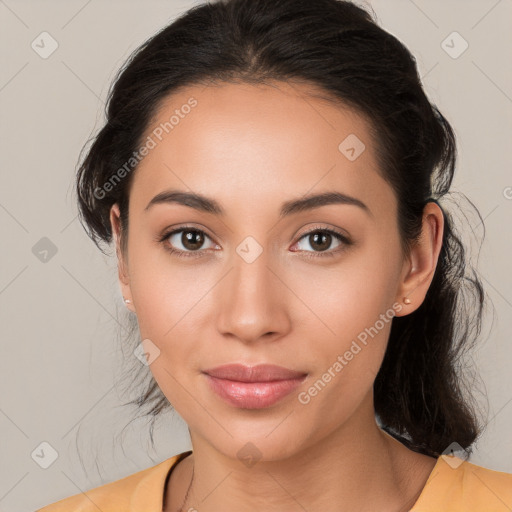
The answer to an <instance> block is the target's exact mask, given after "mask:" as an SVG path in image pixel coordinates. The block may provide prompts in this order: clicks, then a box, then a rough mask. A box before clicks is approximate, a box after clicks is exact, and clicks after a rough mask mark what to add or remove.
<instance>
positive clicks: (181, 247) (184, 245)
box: [160, 227, 215, 256]
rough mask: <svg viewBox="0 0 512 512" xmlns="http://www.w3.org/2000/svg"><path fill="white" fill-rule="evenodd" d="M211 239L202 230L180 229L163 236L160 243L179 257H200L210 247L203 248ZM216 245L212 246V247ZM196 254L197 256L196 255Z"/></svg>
mask: <svg viewBox="0 0 512 512" xmlns="http://www.w3.org/2000/svg"><path fill="white" fill-rule="evenodd" d="M207 239H208V240H211V239H210V237H209V236H208V235H207V234H206V233H205V232H204V231H201V230H200V229H196V228H186V227H185V228H183V227H182V228H179V229H175V230H173V231H170V232H168V233H166V234H165V235H163V237H162V238H161V239H160V242H162V243H163V244H164V247H165V248H166V249H167V250H168V251H170V252H171V253H173V254H176V255H177V256H199V255H200V254H201V252H202V251H203V250H205V249H207V248H208V247H206V248H205V247H203V246H204V245H205V242H206V240H207ZM214 245H215V244H212V247H213V246H214ZM194 253H196V254H194Z"/></svg>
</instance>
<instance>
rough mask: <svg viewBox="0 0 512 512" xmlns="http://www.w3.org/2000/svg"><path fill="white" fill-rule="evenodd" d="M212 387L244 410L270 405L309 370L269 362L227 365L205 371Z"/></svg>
mask: <svg viewBox="0 0 512 512" xmlns="http://www.w3.org/2000/svg"><path fill="white" fill-rule="evenodd" d="M203 373H205V374H206V377H207V379H208V384H209V385H210V387H211V389H212V390H213V391H214V392H215V393H216V394H217V395H219V396H220V397H221V398H222V399H223V400H225V401H226V402H228V403H229V404H231V405H234V406H235V407H240V408H243V409H262V408H265V407H270V406H271V405H273V404H275V403H277V402H278V401H279V400H281V399H282V398H284V397H285V396H286V395H288V394H290V393H291V392H292V391H293V390H294V389H295V388H297V387H298V386H300V384H302V382H304V379H305V378H306V377H307V373H304V372H297V371H294V370H289V369H288V368H283V367H282V366H275V365H270V364H260V365H257V366H245V365H242V364H227V365H223V366H218V367H216V368H212V369H209V370H205V371H204V372H203Z"/></svg>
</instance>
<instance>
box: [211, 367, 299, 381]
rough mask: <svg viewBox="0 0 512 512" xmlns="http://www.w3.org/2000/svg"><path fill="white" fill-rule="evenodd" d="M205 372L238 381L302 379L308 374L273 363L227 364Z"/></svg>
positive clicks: (219, 377)
mask: <svg viewBox="0 0 512 512" xmlns="http://www.w3.org/2000/svg"><path fill="white" fill-rule="evenodd" d="M204 373H207V374H208V375H210V376H212V377H216V378H218V379H227V380H233V381H237V382H272V381H276V380H290V379H300V378H302V377H305V376H306V375H307V373H304V372H298V371H294V370H290V369H288V368H284V367H282V366H276V365H273V364H259V365H256V366H246V365H243V364H225V365H222V366H217V367H215V368H211V369H209V370H205V371H204Z"/></svg>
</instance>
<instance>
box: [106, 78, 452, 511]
mask: <svg viewBox="0 0 512 512" xmlns="http://www.w3.org/2000/svg"><path fill="white" fill-rule="evenodd" d="M314 92H315V91H314V88H313V87H312V86H308V85H305V84H293V85H292V84H291V83H288V82H279V83H275V84H273V85H258V86H254V85H248V84H234V83H230V84H221V85H217V86H213V85H211V86H207V87H204V86H203V87H199V86H191V87H187V88H186V89H183V90H181V91H179V92H178V93H175V94H173V95H172V96H170V97H168V98H167V99H166V101H165V102H164V103H162V105H161V108H160V110H159V112H158V115H157V116H156V117H155V118H154V119H153V121H152V124H151V126H150V127H148V130H147V133H146V135H148V134H151V131H152V130H153V129H154V127H155V126H157V125H158V124H159V123H160V122H165V121H168V120H169V117H170V116H171V115H172V114H173V113H174V111H175V109H177V108H180V106H181V105H183V104H185V103H187V101H188V100H189V98H191V97H193V98H195V99H196V100H197V102H198V103H197V106H196V107H195V108H194V109H193V110H192V111H191V112H190V114H188V115H187V116H184V118H183V119H181V120H180V122H179V124H178V125H177V126H175V127H174V129H173V130H172V131H170V132H169V133H168V134H166V135H165V137H164V138H163V139H162V141H161V142H159V143H158V144H157V146H156V147H155V148H153V149H151V151H150V152H149V153H148V155H147V156H146V157H145V158H144V159H143V161H142V162H141V163H140V164H139V167H138V168H137V170H136V171H135V175H134V177H133V178H134V181H133V184H132V187H131V190H130V208H129V229H128V244H127V250H126V252H125V253H123V252H122V251H121V245H120V237H121V233H120V230H119V210H118V208H117V205H114V206H113V207H112V210H111V223H112V228H113V232H114V236H115V240H116V246H117V254H118V263H119V267H118V268H119V280H120V285H121V289H122V293H123V296H124V297H125V298H127V299H130V300H131V301H132V303H131V304H130V305H129V306H128V307H129V308H130V309H131V310H132V311H133V312H134V313H136V315H137V318H138V322H139V327H140V332H141V336H142V338H141V339H149V340H151V342H152V343H153V344H154V346H157V347H158V349H159V350H160V354H159V356H158V357H157V358H156V359H155V360H154V362H152V363H151V364H150V370H151V372H152V373H153V375H154V378H155V380H156V381H157V383H158V385H159V386H160V388H161V390H162V391H163V393H164V394H165V395H166V397H167V398H168V400H169V401H170V403H171V404H172V405H173V406H174V408H175V409H176V410H177V411H178V413H179V414H180V415H181V416H182V417H183V418H184V420H185V421H186V422H187V424H188V426H189V430H190V435H191V441H192V446H193V450H194V453H193V455H191V456H189V457H188V458H186V459H184V460H183V461H182V462H181V463H180V464H178V466H177V467H176V469H175V471H174V472H173V473H172V476H171V478H170V480H169V485H168V488H167V496H168V498H167V506H166V510H167V511H173V512H174V511H177V510H179V507H180V506H181V505H182V502H183V499H184V497H185V494H186V491H187V488H188V485H189V483H190V481H191V475H192V468H194V481H193V485H192V487H191V490H190V494H189V497H188V499H187V501H186V504H185V506H184V507H183V510H189V509H190V508H191V507H193V508H194V509H196V510H198V511H200V512H210V511H219V510H234V509H235V508H234V507H235V506H236V510H238V511H241V512H243V511H249V510H251V511H253V510H266V511H267V512H272V511H283V510H287V511H295V510H297V511H302V510H304V509H305V510H323V511H324V512H330V511H335V510H336V511H339V510H358V511H359V510H360V511H363V510H377V509H378V510H380V511H383V512H385V511H390V512H391V511H395V512H396V511H399V510H401V509H402V508H404V507H405V508H404V510H405V509H407V506H408V505H409V506H410V505H412V503H414V501H415V499H416V498H417V496H418V494H419V493H420V492H421V490H422V488H423V486H424V484H425V481H426V479H427V477H428V475H429V473H430V471H431V470H432V468H433V466H434V464H435V462H436V461H435V459H433V458H431V457H427V456H424V455H421V454H417V453H415V452H412V451H411V450H409V449H407V448H406V447H404V446H403V445H402V444H401V443H399V442H398V441H396V440H394V439H393V438H392V437H390V436H389V435H388V434H386V433H384V432H383V431H381V430H380V429H379V428H378V425H377V423H376V421H375V417H374V408H373V382H374V380H375V376H376V374H377V372H378V370H379V367H380V365H381V363H382V359H383V357H384V353H385V349H386V344H387V340H388V337H389V332H390V328H391V322H387V323H384V327H383V328H381V329H380V330H379V332H378V334H377V335H375V336H374V337H373V338H369V341H368V343H367V345H366V346H364V348H362V350H361V351H360V352H359V353H357V355H355V356H354V357H353V359H352V360H350V361H349V362H348V364H347V365H346V366H344V367H343V369H342V371H341V372H339V373H338V374H337V375H336V377H334V378H332V380H331V381H330V382H329V383H328V384H327V385H326V386H325V388H324V389H323V390H322V391H321V392H319V393H318V394H317V395H316V396H314V397H312V398H311V401H310V402H309V403H308V404H302V403H300V402H299V401H298V398H297V396H298V393H300V392H301V391H307V390H308V389H309V388H310V386H311V385H312V383H314V382H315V381H317V380H318V379H319V378H320V377H321V376H322V374H324V373H325V372H326V371H327V370H328V368H330V367H332V366H333V364H334V362H335V361H336V360H337V357H338V355H340V354H344V353H345V352H346V351H347V350H348V349H349V348H350V346H351V343H352V341H353V340H355V339H356V338H357V336H358V334H359V333H361V332H362V331H364V329H365V328H369V327H370V326H374V325H375V323H376V321H377V320H378V319H379V316H380V315H381V314H385V313H386V311H388V310H393V307H392V306H393V304H394V303H399V304H400V306H399V308H400V310H399V311H396V315H397V316H401V315H407V314H409V313H411V312H413V311H414V310H415V309H416V308H418V307H419V306H420V305H421V303H422V301H423V300H424V298H425V294H426V293H427V290H428V288H429V285H430V283H431V281H432V278H433V275H434V271H435V267H436V264H437V260H438V256H439V252H440V249H441V243H442V231H443V216H442V212H441V210H440V209H439V207H438V206H437V205H436V204H435V203H428V204H427V206H426V207H425V211H424V217H423V232H422V237H421V239H420V241H419V243H418V244H417V245H415V246H414V247H413V249H412V251H411V252H410V254H408V255H407V256H404V255H403V254H402V252H401V247H400V242H399V233H398V225H397V219H396V212H397V201H396V197H395V195H394V192H393V190H392V188H391V187H390V186H389V185H388V183H387V182H386V181H384V180H383V178H382V177H381V175H380V174H379V173H378V171H377V163H376V158H375V153H374V144H373V141H372V140H371V137H370V130H369V126H368V124H366V121H365V119H364V118H363V117H361V116H360V115H358V114H357V113H355V112H353V111H351V110H349V109H348V108H346V107H344V106H343V105H338V106H336V105H334V104H333V103H328V102H326V101H324V100H322V99H320V98H318V97H317V96H316V95H314V94H312V93H314ZM349 134H355V135H356V136H357V137H358V138H359V139H360V140H361V141H363V143H364V144H365V147H366V148H365V150H364V151H363V152H362V153H361V154H360V156H359V157H358V158H357V159H355V160H354V161H350V160H349V159H348V158H347V157H346V156H345V155H344V154H343V153H342V152H340V150H339V149H338V146H339V144H340V143H341V142H342V141H343V140H344V139H345V138H346V137H347V136H348V135H349ZM167 189H179V190H182V191H185V192H195V193H200V194H203V195H206V196H208V197H210V198H213V199H215V200H216V201H218V202H219V204H220V205H221V206H222V208H223V209H224V210H225V214H224V215H223V216H217V215H214V214H212V213H206V212H200V211H196V210H195V209H192V208H190V207H187V206H184V205H179V204H157V205H155V206H153V207H152V208H150V209H149V210H147V211H145V207H146V206H147V204H148V203H149V202H150V200H151V199H152V198H153V197H154V196H155V195H157V194H158V193H160V192H162V191H164V190H167ZM325 191H331V192H332V191H338V192H340V193H344V194H347V195H350V196H353V197H356V198H358V199H359V200H361V201H363V202H364V203H365V204H366V205H367V206H368V208H369V209H370V212H371V214H367V213H365V211H364V210H363V209H361V208H358V207H357V206H353V205H346V204H344V205H343V204H331V205H326V206H322V207H320V208H316V209H314V210H309V211H303V212H300V213H296V214H294V215H291V216H289V217H286V218H283V219H280V218H279V210H280V208H281V205H282V203H283V202H284V201H287V200H292V199H298V198H301V197H302V196H304V195H305V194H310V193H319V192H325ZM183 225H185V226H188V227H189V228H190V227H192V228H195V229H200V230H202V231H204V233H205V234H206V237H205V239H204V243H203V245H202V246H200V249H199V252H200V253H201V256H199V257H190V258H180V257H177V256H175V255H173V254H170V253H169V252H168V251H166V249H165V246H164V244H163V243H160V242H158V241H157V238H158V237H159V236H161V235H163V234H165V232H166V231H168V230H169V229H170V228H171V227H172V228H179V227H181V226H183ZM312 228H315V229H335V230H339V231H340V232H341V233H342V234H344V235H345V236H348V238H349V239H350V240H352V241H353V243H352V245H347V246H344V243H343V242H341V241H338V240H337V239H336V238H335V237H333V238H332V239H330V240H331V242H330V243H329V240H328V241H327V242H326V245H325V247H326V248H327V250H326V251H324V252H322V251H321V250H319V249H318V247H317V246H315V245H314V240H312V238H311V236H304V234H305V233H306V232H307V231H309V230H310V229H312ZM248 236H250V237H253V239H255V240H256V241H257V243H258V244H259V246H260V247H261V249H262V253H261V254H260V255H259V257H258V258H256V259H255V260H254V261H253V262H252V263H247V261H245V260H244V259H243V258H242V257H241V256H240V255H239V253H237V251H236V249H237V247H238V246H239V245H240V244H241V243H242V242H243V241H244V240H245V239H246V237H248ZM170 243H172V244H173V246H174V248H175V249H181V250H182V251H187V250H188V252H189V253H190V252H193V251H194V247H193V246H192V249H190V248H189V247H191V246H190V245H189V246H184V245H183V244H182V237H181V233H179V234H178V235H173V236H172V238H167V245H169V244H170ZM340 247H344V249H343V250H342V251H340V252H336V250H337V249H339V248H340ZM197 252H198V251H197V249H196V253H197ZM325 252H330V253H331V254H333V256H332V257H330V256H325V255H322V254H325ZM308 254H313V255H316V257H312V258H307V255H308ZM404 296H407V297H409V299H410V300H411V302H412V303H411V304H410V305H405V304H404V303H403V298H404ZM396 309H397V308H395V310H396ZM233 362H236V363H245V364H249V365H254V364H259V363H273V364H277V365H281V366H285V367H288V368H290V369H293V370H299V371H301V372H305V373H308V377H307V379H306V381H305V382H304V383H303V384H302V385H301V386H300V388H299V389H297V390H296V392H293V393H291V394H290V395H288V396H286V397H285V398H284V399H283V400H281V401H280V402H278V403H277V404H275V405H273V406H271V407H268V408H265V409H259V410H249V409H241V408H237V407H234V406H232V405H229V404H227V403H225V402H224V401H222V400H221V399H220V398H219V397H218V396H217V395H216V394H214V393H213V392H212V391H211V390H210V388H209V386H208V385H207V382H206V377H205V375H203V374H202V371H203V370H205V369H207V368H212V367H215V366H218V365H221V364H226V363H233ZM248 442H250V443H252V444H253V445H254V446H256V447H257V449H258V451H259V453H260V456H261V459H260V460H259V461H258V463H257V464H255V465H253V466H251V467H247V466H246V465H245V464H244V463H242V461H241V460H240V459H239V458H238V457H237V452H238V451H239V450H240V449H241V448H242V447H244V446H245V445H246V443H248ZM205 497H206V498H205Z"/></svg>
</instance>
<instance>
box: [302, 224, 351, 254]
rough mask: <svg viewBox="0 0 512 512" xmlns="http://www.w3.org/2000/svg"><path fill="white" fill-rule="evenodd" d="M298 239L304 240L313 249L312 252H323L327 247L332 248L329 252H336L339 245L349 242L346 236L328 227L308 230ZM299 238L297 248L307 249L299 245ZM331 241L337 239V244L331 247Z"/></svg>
mask: <svg viewBox="0 0 512 512" xmlns="http://www.w3.org/2000/svg"><path fill="white" fill-rule="evenodd" d="M300 240H306V241H307V242H308V244H309V246H310V247H311V248H312V249H313V252H325V251H328V250H329V249H333V250H332V251H330V252H336V249H338V248H339V247H340V246H342V245H344V244H345V245H348V244H349V240H348V239H347V238H346V237H344V236H343V235H341V234H339V233H336V232H335V231H332V230H329V229H315V230H314V231H310V232H309V233H306V234H305V235H303V236H302V237H301V239H300ZM300 240H299V242H298V243H297V244H298V246H299V250H306V251H307V249H305V248H304V247H300V244H301V243H303V242H301V241H300ZM333 241H338V245H336V246H335V247H334V248H333V247H331V246H332V243H333ZM307 252H311V251H307Z"/></svg>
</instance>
